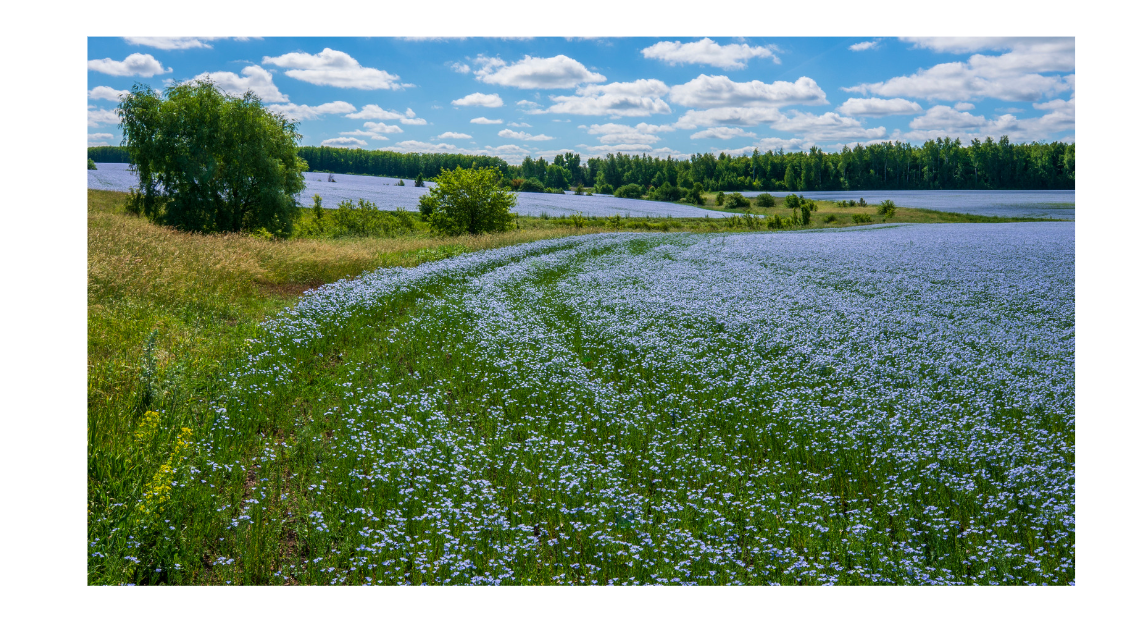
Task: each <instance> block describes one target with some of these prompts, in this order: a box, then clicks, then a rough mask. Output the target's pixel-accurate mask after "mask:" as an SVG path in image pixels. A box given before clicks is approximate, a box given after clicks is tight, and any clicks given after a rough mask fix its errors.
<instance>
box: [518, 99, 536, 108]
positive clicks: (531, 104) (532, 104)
mask: <svg viewBox="0 0 1144 628" xmlns="http://www.w3.org/2000/svg"><path fill="white" fill-rule="evenodd" d="M516 104H518V105H521V106H524V107H539V106H540V103H535V102H532V101H531V100H518V101H516Z"/></svg>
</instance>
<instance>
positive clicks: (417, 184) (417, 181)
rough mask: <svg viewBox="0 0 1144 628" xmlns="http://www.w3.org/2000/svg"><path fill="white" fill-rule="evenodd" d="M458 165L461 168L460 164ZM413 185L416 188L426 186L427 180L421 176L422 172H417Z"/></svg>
mask: <svg viewBox="0 0 1144 628" xmlns="http://www.w3.org/2000/svg"><path fill="white" fill-rule="evenodd" d="M457 167H458V168H460V166H457ZM413 187H415V188H423V187H425V181H424V180H423V179H422V178H421V173H417V178H416V179H414V180H413Z"/></svg>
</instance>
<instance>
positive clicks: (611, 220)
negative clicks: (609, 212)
mask: <svg viewBox="0 0 1144 628" xmlns="http://www.w3.org/2000/svg"><path fill="white" fill-rule="evenodd" d="M604 224H605V225H606V226H607V227H608V228H609V229H619V228H620V227H622V226H623V224H624V219H623V218H620V215H619V214H616V215H614V216H608V217H607V218H606V219H605V220H604Z"/></svg>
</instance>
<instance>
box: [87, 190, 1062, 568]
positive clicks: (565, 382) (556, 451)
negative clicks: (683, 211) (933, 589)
mask: <svg viewBox="0 0 1144 628" xmlns="http://www.w3.org/2000/svg"><path fill="white" fill-rule="evenodd" d="M121 200H122V195H118V196H116V195H114V194H113V193H109V192H89V273H90V277H91V279H90V284H89V307H90V311H89V331H90V340H89V343H90V344H89V368H90V385H89V539H88V543H89V550H88V565H89V582H90V583H92V584H121V583H135V584H160V583H165V584H294V583H301V584H383V585H390V584H398V585H400V584H426V583H428V584H570V583H576V584H773V583H777V584H1070V583H1071V582H1072V581H1073V578H1074V573H1075V565H1074V556H1075V548H1074V534H1075V520H1074V513H1075V494H1074V456H1075V437H1074V420H1075V381H1074V380H1075V370H1074V369H1075V367H1074V336H1073V328H1074V296H1073V295H1074V279H1073V277H1074V273H1073V270H1074V251H1073V225H1072V224H1071V223H1028V224H1021V223H1018V224H990V225H979V224H909V225H893V224H890V225H876V226H873V227H856V228H850V229H845V230H839V229H829V230H796V231H780V232H771V233H767V232H762V233H760V232H750V233H748V232H746V231H744V230H745V229H747V227H746V226H745V225H742V224H740V226H739V227H738V228H737V229H739V231H735V229H736V228H734V227H728V224H729V223H730V222H731V221H716V220H710V221H706V220H703V219H692V221H691V222H677V223H676V224H677V225H678V226H674V227H673V226H672V224H671V223H670V222H669V221H663V222H660V223H658V226H656V227H652V226H651V224H652V223H651V222H649V221H647V220H644V221H643V223H642V224H643V225H644V227H643V228H640V227H639V226H637V225H638V224H639V223H631V224H629V223H628V222H626V221H625V222H624V223H623V224H619V223H617V224H613V225H608V224H607V223H606V221H603V220H600V221H591V220H585V221H583V223H582V224H574V223H573V222H572V221H570V220H568V219H564V221H561V220H544V219H540V218H526V217H522V220H523V221H525V222H524V224H523V225H522V228H521V229H519V230H516V231H512V232H509V233H507V234H501V235H498V236H483V237H481V238H469V239H433V238H431V237H430V236H428V234H424V233H416V232H415V233H412V234H410V235H408V236H405V237H400V238H373V239H370V238H361V239H354V238H348V239H338V240H324V239H291V240H286V241H269V240H262V239H258V238H252V237H248V236H196V235H192V234H180V233H177V232H173V231H171V230H168V229H163V228H160V227H155V226H154V225H151V224H149V223H147V222H145V221H143V220H142V219H139V218H137V217H133V216H129V215H125V214H124V213H123V212H122V210H121V208H120V206H119V204H120V203H121ZM823 213H824V212H823V211H822V210H821V209H820V211H819V212H818V215H819V216H820V218H819V220H821V215H822V214H823ZM931 214H932V215H933V216H936V217H933V216H931V219H932V220H933V221H935V222H937V221H945V220H952V218H949V217H948V215H944V214H938V213H936V212H931ZM900 215H901V214H900V213H899V216H900ZM919 215H921V214H919ZM712 224H715V226H711V225H712ZM819 224H821V223H819ZM704 225H706V227H705V226H704ZM664 227H666V229H665V228H664ZM683 228H686V229H689V230H690V231H691V232H689V233H679V232H678V231H679V230H680V229H683ZM756 228H757V227H756ZM633 229H635V230H642V231H644V232H643V233H619V232H617V231H621V230H623V231H630V230H633ZM728 229H730V231H728ZM656 231H659V232H656ZM662 231H667V233H663V232H662ZM510 244H511V245H512V246H505V245H510ZM310 288H313V289H312V290H311V289H310ZM299 294H301V296H300V297H299V296H298V295H299ZM153 333H154V335H152V334H153ZM188 359H194V360H195V362H194V363H188V362H187V360H188Z"/></svg>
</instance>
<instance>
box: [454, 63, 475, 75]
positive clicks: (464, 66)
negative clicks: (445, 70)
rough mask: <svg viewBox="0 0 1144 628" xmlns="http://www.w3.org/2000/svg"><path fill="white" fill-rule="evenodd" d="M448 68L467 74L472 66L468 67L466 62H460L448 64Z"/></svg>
mask: <svg viewBox="0 0 1144 628" xmlns="http://www.w3.org/2000/svg"><path fill="white" fill-rule="evenodd" d="M449 69H450V70H452V71H454V72H456V73H458V74H468V73H469V72H471V71H472V68H470V67H469V66H468V65H467V64H465V63H460V62H457V63H453V64H452V65H450V66H449Z"/></svg>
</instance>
